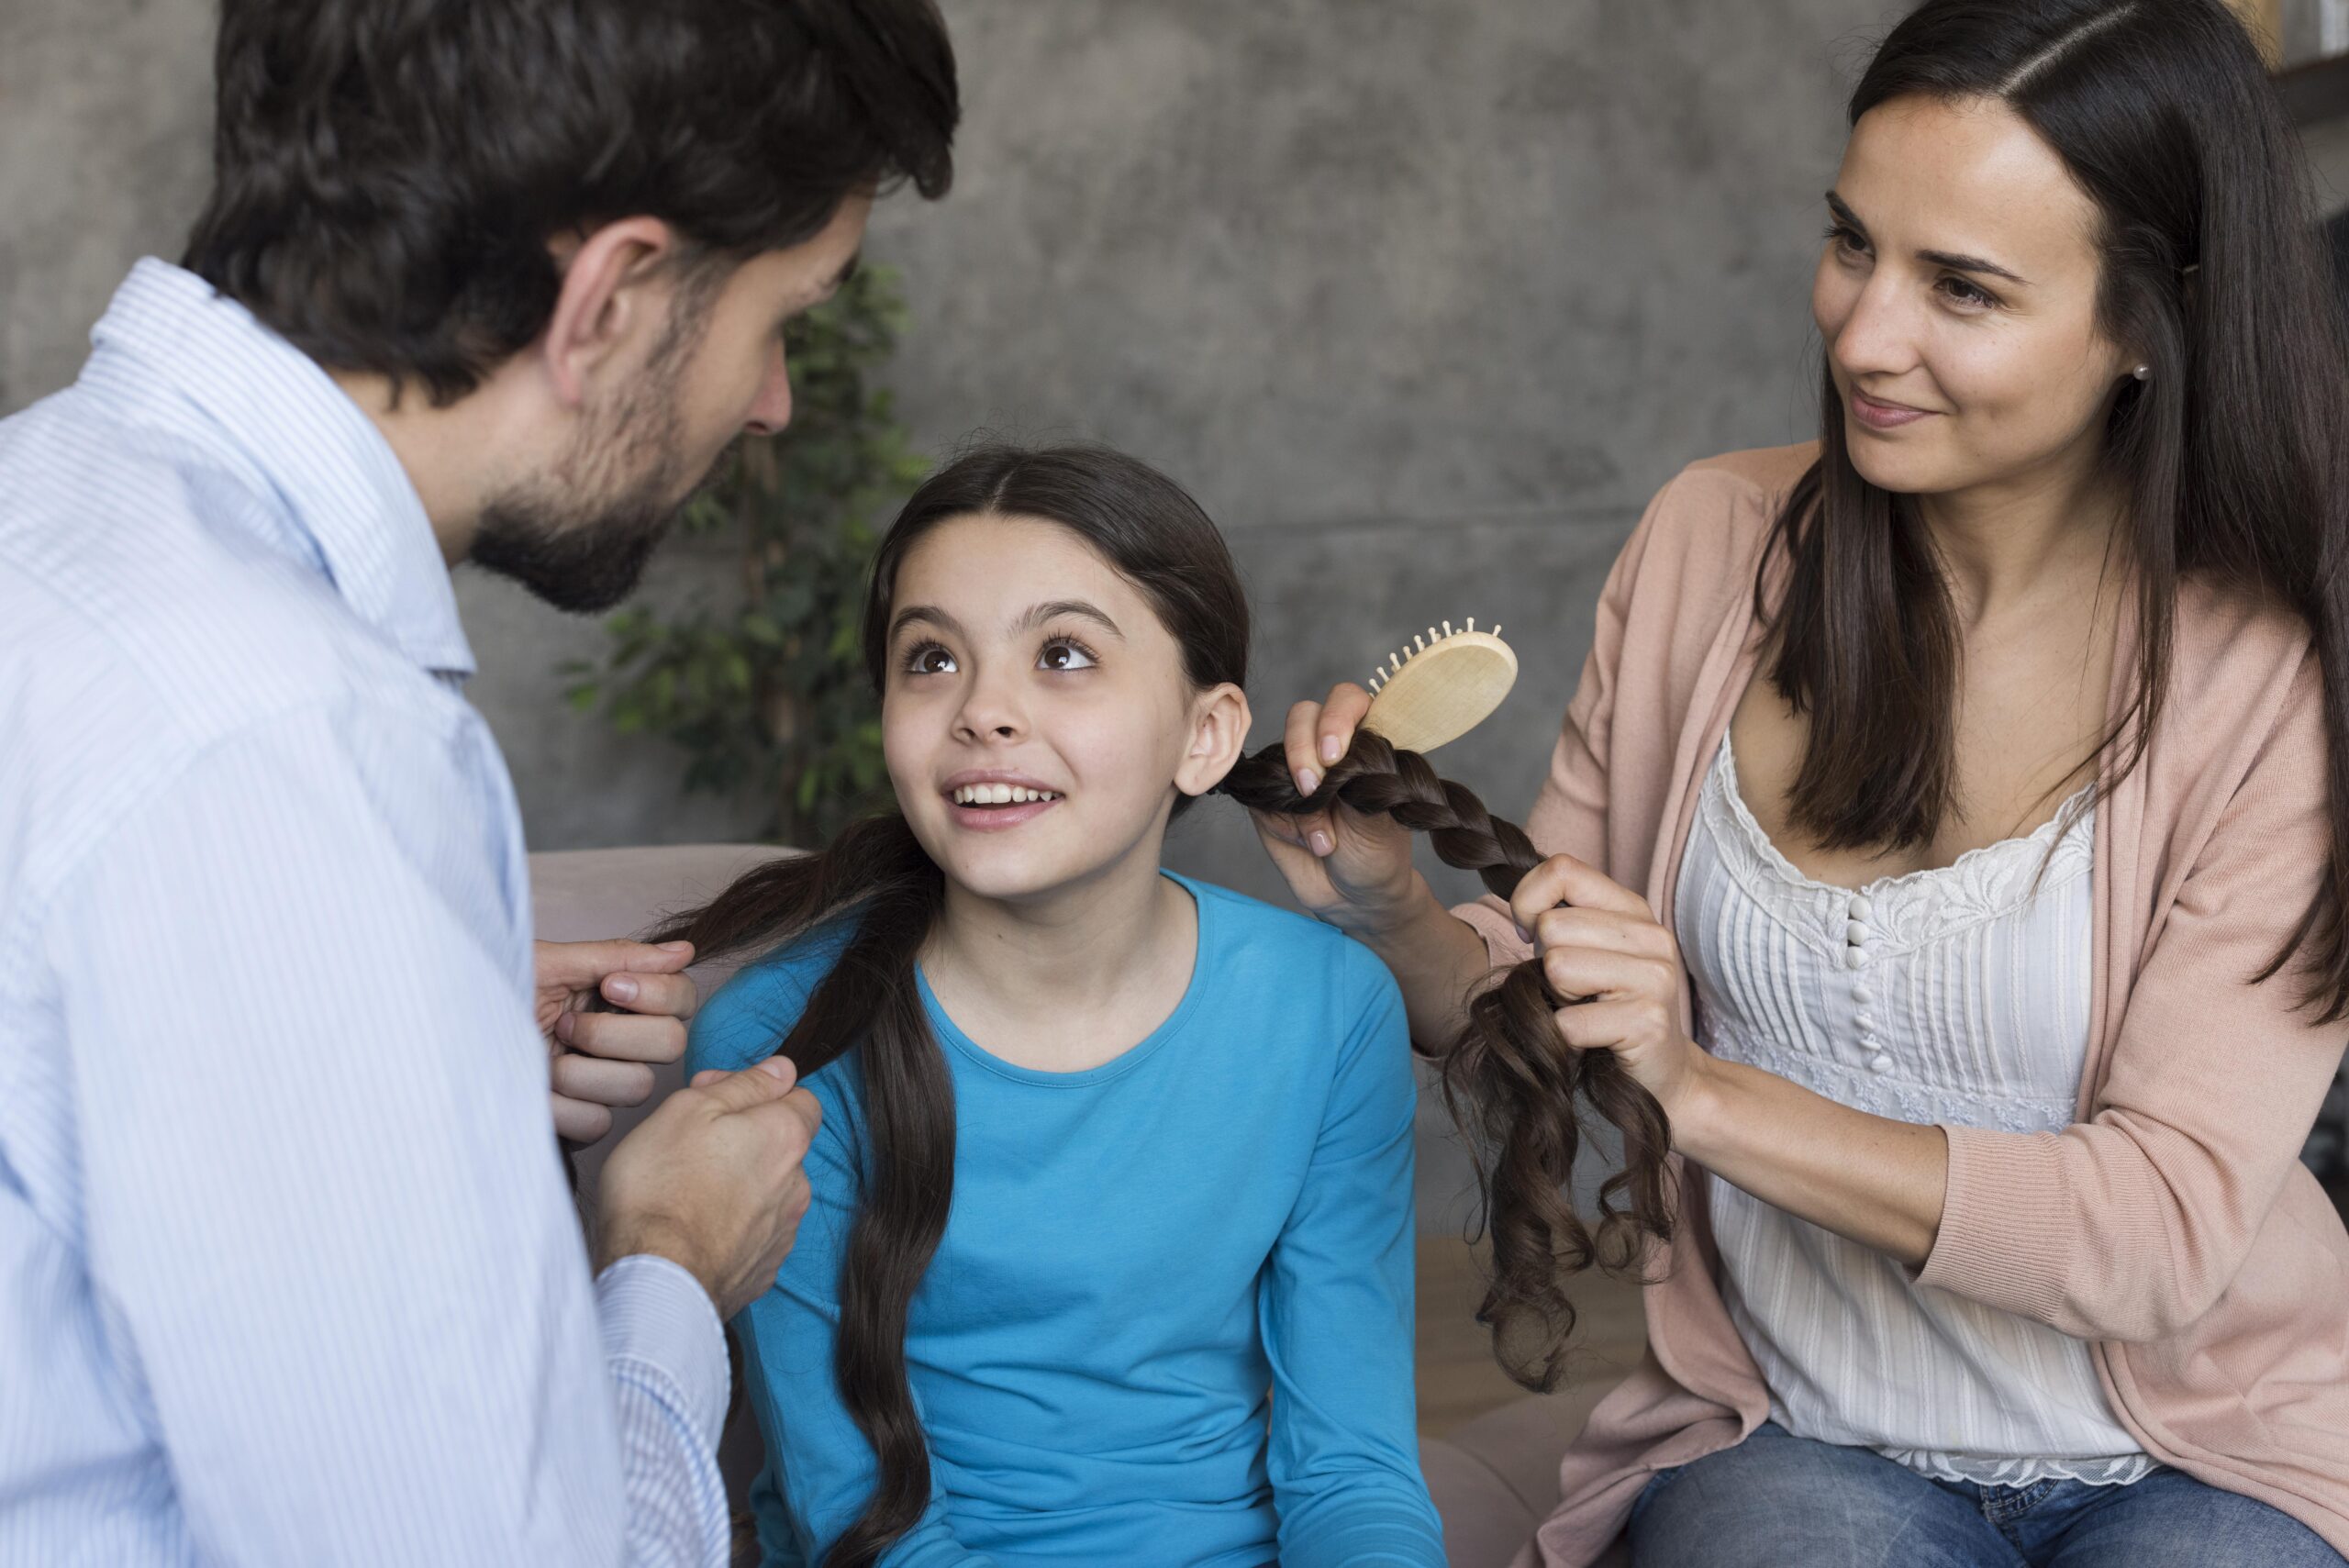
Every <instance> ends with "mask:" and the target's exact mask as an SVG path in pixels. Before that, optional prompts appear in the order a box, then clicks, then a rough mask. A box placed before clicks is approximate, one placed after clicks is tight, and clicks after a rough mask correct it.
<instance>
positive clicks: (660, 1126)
mask: <svg viewBox="0 0 2349 1568" xmlns="http://www.w3.org/2000/svg"><path fill="white" fill-rule="evenodd" d="M797 1081H798V1074H797V1073H796V1072H795V1071H794V1070H793V1067H792V1065H791V1063H790V1062H788V1061H785V1059H784V1058H782V1057H780V1056H777V1057H771V1058H769V1059H768V1060H766V1061H764V1062H760V1063H759V1064H758V1065H756V1066H755V1067H749V1068H745V1069H744V1070H743V1071H741V1072H740V1073H720V1072H718V1071H716V1070H715V1069H712V1070H710V1071H708V1072H704V1073H695V1074H694V1081H693V1083H692V1084H691V1085H690V1086H688V1087H686V1088H683V1089H680V1090H678V1091H677V1092H676V1093H675V1094H674V1095H670V1096H669V1097H668V1098H667V1099H665V1100H663V1101H662V1102H661V1104H660V1106H658V1107H657V1108H656V1109H654V1111H653V1113H652V1114H651V1116H649V1117H647V1118H645V1120H644V1124H643V1125H642V1126H640V1127H639V1128H638V1129H636V1130H635V1131H633V1132H631V1133H629V1135H628V1136H627V1137H626V1138H623V1139H621V1140H619V1142H618V1144H616V1145H614V1146H613V1149H612V1152H611V1156H610V1158H608V1159H607V1160H606V1161H605V1162H604V1173H603V1183H602V1187H601V1193H600V1197H599V1201H598V1203H597V1205H596V1212H597V1213H598V1214H599V1215H601V1216H602V1217H603V1218H602V1220H601V1222H600V1223H599V1224H598V1226H597V1227H596V1272H597V1273H602V1272H603V1270H604V1268H605V1266H606V1265H607V1264H609V1263H611V1262H616V1261H617V1260H618V1259H621V1258H625V1257H630V1256H633V1255H635V1254H636V1253H639V1252H650V1253H652V1254H654V1255H655V1256H658V1257H663V1258H667V1259H668V1260H670V1261H671V1262H674V1263H676V1264H678V1265H679V1266H680V1267H682V1268H683V1269H685V1272H686V1273H690V1274H692V1275H693V1276H694V1278H696V1279H697V1280H699V1281H700V1282H701V1284H702V1288H703V1289H704V1290H707V1292H709V1299H710V1300H711V1302H712V1303H714V1304H715V1305H716V1306H717V1307H718V1316H719V1317H720V1318H731V1317H733V1316H734V1314H736V1313H737V1312H740V1310H741V1309H742V1308H743V1307H747V1306H749V1305H750V1304H751V1302H753V1301H755V1300H757V1299H758V1297H759V1296H761V1295H762V1294H763V1293H764V1292H765V1290H766V1289H767V1287H768V1286H770V1285H772V1284H774V1272H775V1270H777V1269H778V1268H781V1267H782V1266H783V1260H784V1258H785V1256H786V1255H787V1254H788V1253H789V1252H790V1251H791V1244H792V1242H793V1241H794V1240H796V1239H797V1237H798V1234H799V1221H800V1218H801V1217H802V1216H804V1215H805V1214H807V1200H808V1196H809V1194H808V1188H807V1173H806V1172H804V1171H803V1170H802V1169H801V1168H800V1166H801V1162H802V1161H803V1160H804V1159H805V1158H806V1157H807V1146H808V1144H809V1143H810V1142H811V1141H812V1140H814V1139H815V1136H816V1129H818V1127H820V1126H821V1125H822V1123H823V1109H822V1107H821V1106H818V1104H817V1103H816V1096H815V1095H811V1094H809V1093H808V1092H807V1090H805V1089H798V1088H795V1087H794V1085H795V1084H796V1083H797Z"/></svg>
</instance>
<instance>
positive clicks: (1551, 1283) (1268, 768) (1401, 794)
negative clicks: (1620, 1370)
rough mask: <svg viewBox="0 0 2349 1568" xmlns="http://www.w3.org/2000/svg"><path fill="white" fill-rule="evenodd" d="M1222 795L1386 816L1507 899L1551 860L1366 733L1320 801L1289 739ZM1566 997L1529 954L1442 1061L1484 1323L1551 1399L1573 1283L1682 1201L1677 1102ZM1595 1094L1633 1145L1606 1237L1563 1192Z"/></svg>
mask: <svg viewBox="0 0 2349 1568" xmlns="http://www.w3.org/2000/svg"><path fill="white" fill-rule="evenodd" d="M1220 790H1221V793H1222V794H1225V795H1230V796H1231V797H1232V798H1233V799H1234V800H1237V801H1238V802H1240V804H1241V805H1242V806H1247V807H1249V808H1250V809H1252V810H1255V811H1265V812H1273V813H1277V814H1281V815H1286V816H1302V815H1305V814H1307V813H1309V812H1317V811H1322V810H1326V809H1328V808H1329V806H1330V804H1331V803H1332V802H1333V801H1337V802H1343V803H1344V804H1345V805H1346V806H1349V807H1351V808H1352V809H1353V810H1355V811H1359V812H1363V813H1365V814H1372V813H1384V814H1385V815H1386V816H1388V817H1393V818H1394V819H1395V820H1396V821H1397V822H1399V823H1401V824H1402V825H1403V826H1404V827H1406V828H1410V829H1411V830H1412V831H1414V832H1419V833H1425V834H1427V835H1428V841H1429V843H1430V844H1431V846H1432V847H1433V848H1434V850H1435V852H1436V854H1437V855H1438V856H1439V857H1441V858H1442V861H1443V862H1444V863H1445V864H1446V865H1452V866H1457V867H1459V868H1461V869H1462V870H1464V871H1473V872H1475V873H1477V875H1479V876H1480V877H1482V878H1483V879H1484V882H1485V885H1486V887H1488V888H1490V889H1492V891H1493V892H1495V893H1497V894H1498V895H1500V896H1502V897H1504V898H1506V897H1508V895H1510V894H1511V893H1512V892H1514V891H1515V890H1516V888H1517V884H1518V883H1519V881H1520V879H1521V878H1523V876H1524V875H1525V873H1527V872H1529V871H1531V870H1532V869H1533V868H1534V867H1535V866H1537V865H1539V864H1540V863H1541V862H1542V856H1541V854H1540V853H1539V852H1538V851H1536V850H1535V849H1534V848H1533V842H1532V840H1530V839H1528V838H1527V837H1526V835H1525V831H1524V829H1523V828H1520V827H1518V826H1517V825H1516V824H1515V823H1513V822H1507V821H1503V820H1502V819H1501V818H1499V817H1495V816H1494V815H1493V814H1492V813H1491V812H1489V811H1487V810H1486V809H1485V803H1484V802H1483V801H1481V800H1478V799H1477V798H1476V796H1475V795H1474V794H1473V793H1471V792H1470V791H1469V790H1468V789H1466V788H1465V787H1464V786H1463V785H1460V784H1453V783H1451V782H1450V781H1448V780H1446V779H1443V778H1441V777H1439V776H1438V775H1437V773H1436V771H1435V769H1434V768H1433V767H1431V766H1430V765H1429V762H1428V760H1427V759H1426V758H1425V757H1422V756H1421V755H1419V753H1418V752H1416V751H1397V750H1396V749H1395V748H1394V747H1393V746H1391V745H1389V744H1388V743H1387V742H1386V740H1382V739H1380V738H1379V737H1378V736H1376V735H1374V734H1372V733H1370V732H1369V731H1368V730H1363V731H1358V732H1357V733H1356V734H1355V736H1354V740H1353V750H1351V751H1349V752H1348V753H1347V754H1346V756H1345V758H1344V760H1343V761H1341V762H1338V763H1336V764H1335V765H1333V766H1332V767H1331V768H1330V770H1329V772H1328V773H1327V774H1325V775H1324V777H1323V778H1322V781H1321V784H1320V787H1319V789H1317V790H1315V791H1314V792H1313V794H1312V795H1310V796H1306V795H1298V794H1297V784H1296V781H1295V780H1294V779H1292V778H1291V777H1290V776H1289V772H1288V765H1287V762H1286V757H1285V755H1284V752H1283V750H1282V748H1281V747H1279V746H1277V745H1275V746H1270V747H1267V748H1265V749H1264V751H1259V752H1257V753H1256V754H1255V755H1254V756H1252V757H1248V758H1244V759H1242V760H1241V762H1240V763H1239V764H1238V765H1237V766H1236V767H1234V768H1233V769H1232V771H1231V774H1230V777H1228V778H1227V779H1225V780H1224V782H1223V784H1222V785H1221V786H1220ZM1568 1000H1569V998H1566V997H1563V996H1560V995H1557V994H1556V993H1555V992H1553V991H1552V990H1551V988H1550V984H1549V982H1548V981H1547V979H1545V978H1544V977H1543V975H1542V964H1541V962H1540V960H1538V959H1529V960H1528V961H1526V962H1523V963H1520V964H1519V965H1517V966H1516V967H1515V968H1514V969H1511V970H1510V971H1508V973H1507V974H1505V975H1503V976H1502V977H1501V979H1500V981H1499V983H1498V984H1492V985H1488V986H1486V987H1484V988H1483V989H1482V990H1480V991H1478V992H1477V993H1476V994H1475V995H1474V996H1473V997H1472V998H1471V999H1470V1000H1469V1003H1468V1020H1467V1023H1466V1025H1465V1026H1464V1028H1463V1029H1462V1030H1461V1034H1460V1038H1459V1040H1457V1041H1456V1042H1454V1044H1453V1047H1452V1049H1451V1050H1450V1051H1448V1052H1446V1053H1445V1056H1444V1059H1443V1095H1444V1104H1445V1106H1447V1108H1449V1109H1450V1111H1451V1112H1452V1116H1453V1120H1454V1121H1455V1122H1457V1123H1458V1124H1459V1126H1460V1128H1461V1130H1462V1133H1463V1135H1464V1137H1465V1139H1466V1140H1467V1143H1468V1147H1469V1152H1470V1155H1471V1157H1472V1158H1473V1159H1474V1160H1475V1166H1476V1177H1477V1184H1478V1186H1479V1187H1480V1188H1481V1189H1482V1191H1483V1193H1484V1198H1485V1216H1486V1229H1488V1230H1489V1231H1490V1232H1491V1235H1492V1239H1493V1267H1492V1277H1491V1279H1490V1281H1489V1283H1488V1285H1487V1287H1486V1292H1485V1299H1484V1302H1483V1304H1482V1305H1481V1306H1480V1307H1478V1308H1477V1312H1476V1318H1477V1321H1479V1322H1481V1323H1484V1324H1486V1325H1487V1326H1488V1327H1489V1328H1490V1329H1492V1331H1493V1353H1494V1355H1495V1356H1496V1357H1497V1359H1498V1360H1499V1362H1500V1363H1501V1365H1502V1367H1503V1368H1504V1369H1505V1370H1506V1371H1507V1372H1508V1374H1509V1375H1510V1376H1511V1377H1512V1378H1514V1379H1516V1380H1517V1381H1518V1382H1519V1383H1520V1384H1522V1385H1525V1386H1526V1387H1528V1388H1533V1389H1539V1390H1542V1391H1543V1392H1547V1391H1548V1390H1550V1389H1551V1388H1553V1387H1554V1386H1555V1385H1556V1384H1557V1381H1558V1377H1559V1374H1560V1373H1562V1372H1563V1371H1564V1364H1565V1352H1566V1342H1567V1340H1568V1339H1569V1337H1570V1336H1571V1335H1572V1333H1573V1332H1574V1325H1575V1309H1574V1304H1573V1303H1572V1302H1571V1301H1569V1300H1568V1299H1567V1298H1566V1294H1565V1290H1564V1281H1565V1279H1566V1277H1567V1276H1569V1275H1571V1274H1574V1273H1578V1272H1580V1271H1581V1270H1583V1269H1586V1268H1588V1267H1590V1266H1592V1265H1593V1264H1597V1265H1598V1267H1600V1268H1601V1269H1604V1270H1606V1271H1608V1272H1609V1273H1625V1272H1629V1271H1631V1270H1632V1269H1634V1268H1635V1267H1636V1266H1637V1265H1638V1264H1639V1262H1640V1261H1641V1256H1642V1250H1643V1249H1642V1241H1643V1239H1645V1238H1648V1237H1653V1238H1656V1239H1658V1240H1665V1239H1668V1238H1669V1237H1670V1235H1671V1233H1672V1217H1673V1209H1674V1207H1675V1194H1674V1192H1673V1190H1672V1184H1671V1180H1670V1172H1669V1167H1668V1166H1667V1164H1666V1156H1667V1155H1669V1153H1670V1152H1671V1147H1672V1134H1671V1128H1670V1126H1669V1125H1668V1124H1667V1123H1666V1121H1665V1119H1664V1107H1663V1106H1659V1105H1658V1104H1657V1103H1656V1101H1655V1098H1654V1096H1653V1095H1650V1094H1649V1093H1648V1092H1647V1091H1646V1090H1645V1089H1643V1088H1642V1087H1641V1086H1640V1084H1638V1083H1637V1082H1636V1081H1635V1080H1633V1079H1632V1077H1631V1074H1630V1073H1626V1072H1624V1071H1623V1069H1622V1066H1621V1064H1620V1063H1619V1062H1617V1061H1616V1060H1615V1057H1614V1054H1613V1053H1612V1052H1611V1051H1575V1050H1573V1049H1571V1048H1569V1047H1567V1046H1566V1045H1565V1044H1564V1041H1563V1040H1561V1039H1560V1038H1559V1035H1558V1029H1557V1023H1556V1020H1555V1018H1554V1016H1553V1015H1554V1014H1555V1012H1556V1011H1557V1009H1558V1008H1560V1007H1562V1006H1565V1005H1566V1003H1567V1001H1568ZM1584 1100H1586V1101H1588V1102H1589V1104H1590V1106H1591V1107H1592V1108H1593V1109H1595V1110H1596V1111H1597V1112H1598V1114H1599V1116H1600V1117H1602V1118H1605V1119H1606V1120H1607V1121H1608V1122H1609V1123H1611V1124H1612V1125H1613V1126H1614V1127H1615V1128H1616V1129H1618V1130H1619V1131H1620V1133H1621V1134H1622V1139H1623V1168H1622V1170H1620V1172H1618V1173H1615V1174H1614V1175H1611V1176H1609V1178H1608V1179H1607V1180H1606V1181H1605V1182H1604V1183H1603V1184H1600V1186H1599V1189H1598V1226H1597V1228H1596V1229H1595V1230H1594V1229H1592V1228H1591V1227H1589V1226H1586V1224H1585V1223H1584V1222H1583V1219H1582V1217H1581V1216H1579V1215H1577V1214H1576V1213H1575V1210H1574V1207H1573V1206H1572V1205H1571V1204H1570V1203H1568V1202H1567V1201H1566V1190H1567V1185H1568V1184H1569V1182H1570V1181H1571V1180H1572V1178H1573V1175H1574V1163H1575V1151H1576V1150H1578V1149H1579V1148H1580V1147H1581V1138H1582V1128H1581V1125H1580V1116H1579V1109H1578V1102H1579V1101H1584Z"/></svg>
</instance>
